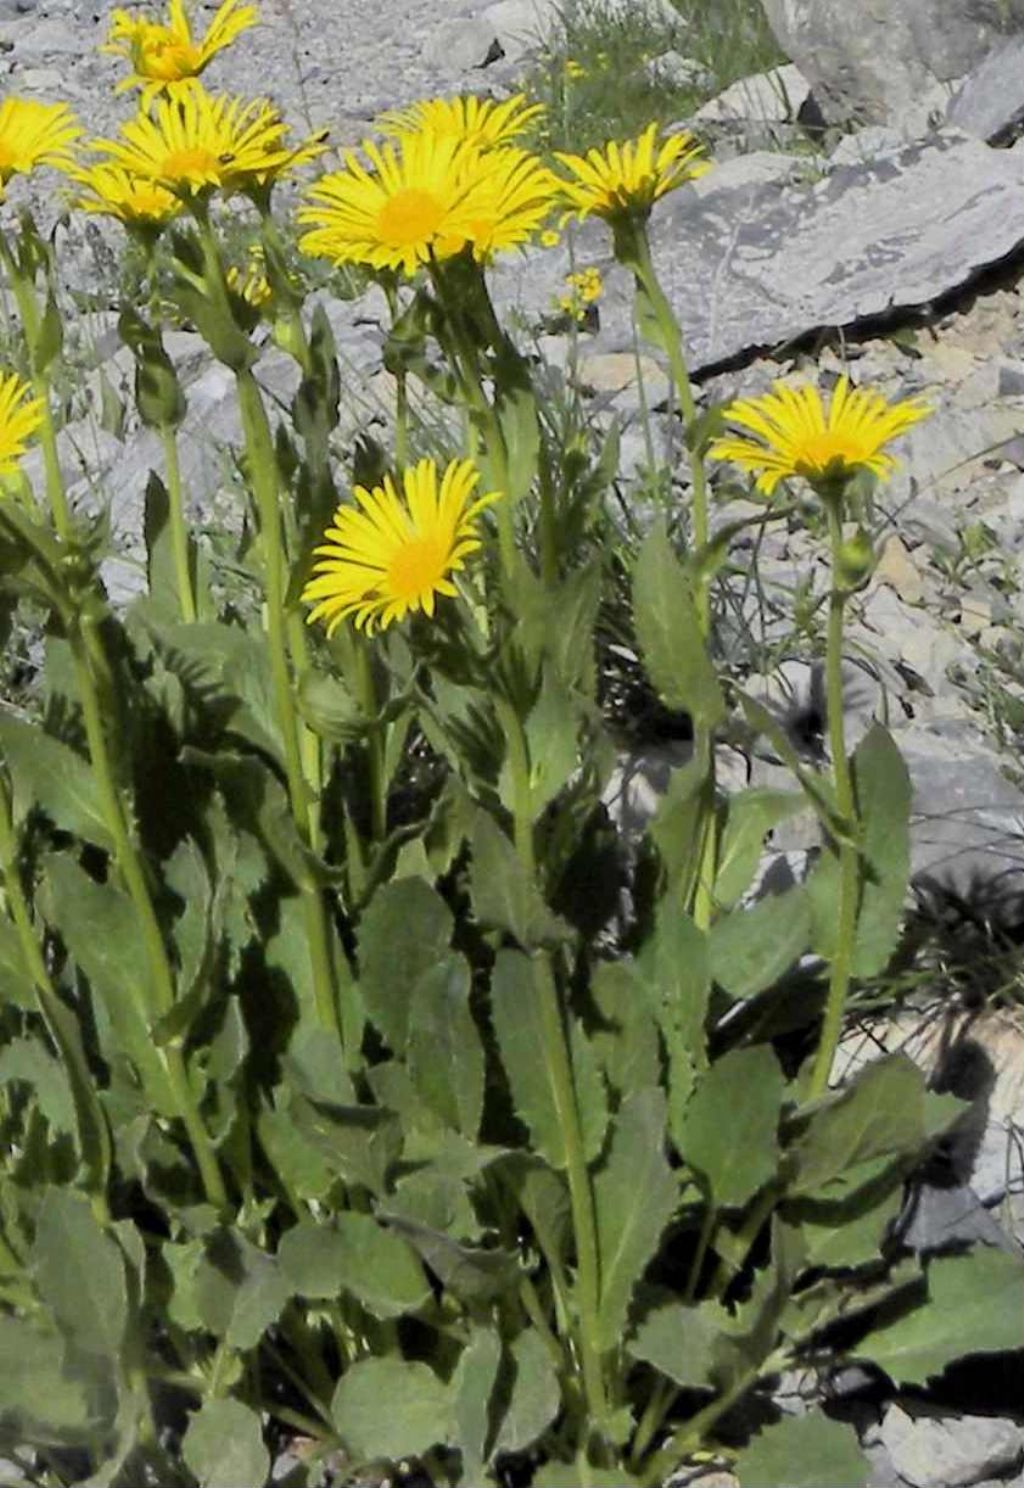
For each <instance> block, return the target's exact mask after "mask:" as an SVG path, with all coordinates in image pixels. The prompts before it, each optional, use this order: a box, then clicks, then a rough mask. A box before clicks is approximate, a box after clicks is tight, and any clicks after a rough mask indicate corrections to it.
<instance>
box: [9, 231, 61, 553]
mask: <svg viewBox="0 0 1024 1488" xmlns="http://www.w3.org/2000/svg"><path fill="white" fill-rule="evenodd" d="M0 263H2V264H3V267H4V271H5V272H6V274H7V277H8V280H9V281H10V285H11V289H12V290H13V291H14V299H15V303H16V304H17V306H18V314H19V316H20V317H21V329H22V334H23V335H24V337H25V343H26V345H27V347H28V356H29V365H30V367H31V370H32V387H33V390H34V392H35V395H36V397H37V398H38V399H39V400H40V404H41V412H42V422H41V423H40V426H39V443H40V445H41V446H42V451H43V469H44V472H45V476H46V496H47V500H48V501H49V503H50V511H51V512H52V514H53V521H54V526H55V527H56V529H57V536H58V537H59V538H61V540H62V541H64V542H67V541H68V539H69V538H70V536H71V511H70V508H69V507H68V499H67V494H66V492H65V490H64V477H63V476H62V475H61V471H60V455H59V453H58V450H57V429H56V425H55V424H54V422H53V409H52V407H51V403H50V380H49V377H48V376H47V373H46V369H45V368H44V367H43V366H42V365H41V363H40V355H39V333H40V319H39V307H38V305H37V304H36V294H35V285H34V284H33V283H32V282H31V281H30V280H29V279H28V278H26V277H25V275H24V274H22V272H21V268H20V266H19V264H18V263H17V260H16V259H15V257H14V255H13V253H12V252H11V250H10V246H9V244H8V242H7V239H6V237H5V235H4V234H3V233H2V232H0Z"/></svg>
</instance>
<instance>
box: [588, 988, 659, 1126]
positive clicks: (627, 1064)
mask: <svg viewBox="0 0 1024 1488" xmlns="http://www.w3.org/2000/svg"><path fill="white" fill-rule="evenodd" d="M590 995H591V997H592V998H593V1000H594V1006H595V1007H596V1008H597V1011H598V1012H599V1013H600V1015H601V1021H602V1027H601V1028H600V1029H599V1031H598V1032H596V1033H594V1034H592V1035H591V1039H590V1042H591V1045H592V1047H593V1050H594V1053H595V1054H596V1056H597V1061H598V1063H599V1065H600V1066H601V1068H602V1070H603V1071H604V1074H605V1078H606V1079H607V1081H608V1083H609V1085H610V1086H611V1087H612V1089H613V1090H614V1091H616V1092H617V1094H618V1095H619V1096H621V1097H625V1096H627V1095H629V1093H630V1092H631V1091H633V1090H643V1089H645V1088H646V1087H647V1086H649V1085H657V1083H658V1081H659V1078H660V1075H661V1055H660V1051H659V1048H658V1026H657V1024H656V1023H655V1020H654V1014H653V1011H652V1005H651V1000H650V997H649V995H648V990H647V988H646V987H645V986H644V983H643V979H642V978H641V976H640V973H639V971H638V969H637V967H636V966H635V965H634V964H633V963H632V962H630V961H600V962H598V964H597V966H596V968H595V970H594V975H593V977H592V979H591V983H590Z"/></svg>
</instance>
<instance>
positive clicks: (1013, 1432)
mask: <svg viewBox="0 0 1024 1488" xmlns="http://www.w3.org/2000/svg"><path fill="white" fill-rule="evenodd" d="M881 1438H882V1444H883V1446H884V1447H885V1449H886V1451H887V1452H888V1454H889V1457H890V1459H891V1461H892V1463H893V1466H894V1467H895V1468H896V1471H897V1472H898V1473H899V1475H900V1477H901V1478H902V1479H903V1481H904V1482H905V1483H909V1484H910V1485H911V1488H969V1485H970V1484H972V1483H980V1482H981V1481H982V1479H983V1478H993V1477H996V1476H1002V1475H1003V1474H1006V1473H1009V1472H1012V1471H1013V1470H1014V1469H1015V1468H1016V1467H1019V1465H1020V1462H1021V1458H1022V1456H1024V1432H1022V1431H1021V1428H1020V1427H1019V1426H1018V1425H1016V1423H1015V1422H1013V1421H1009V1420H1003V1419H1001V1418H1000V1417H998V1416H954V1415H949V1416H939V1415H937V1414H935V1415H933V1414H931V1413H930V1412H929V1413H925V1411H924V1410H923V1408H920V1409H917V1408H916V1409H915V1414H914V1415H911V1414H909V1413H908V1412H907V1411H905V1410H903V1409H902V1408H901V1407H900V1406H898V1405H891V1406H890V1407H889V1409H888V1410H887V1411H886V1413H885V1418H884V1419H883V1421H882V1431H881Z"/></svg>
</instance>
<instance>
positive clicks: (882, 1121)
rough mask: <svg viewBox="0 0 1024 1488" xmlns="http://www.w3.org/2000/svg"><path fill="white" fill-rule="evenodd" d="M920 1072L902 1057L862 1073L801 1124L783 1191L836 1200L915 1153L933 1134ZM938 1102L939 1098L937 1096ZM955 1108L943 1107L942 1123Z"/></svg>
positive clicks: (881, 1061) (891, 1057)
mask: <svg viewBox="0 0 1024 1488" xmlns="http://www.w3.org/2000/svg"><path fill="white" fill-rule="evenodd" d="M926 1083H927V1082H926V1080H925V1076H924V1074H923V1073H922V1072H921V1070H919V1069H918V1067H917V1066H916V1065H915V1064H914V1062H913V1061H912V1060H911V1059H908V1058H907V1056H906V1055H904V1054H893V1055H889V1056H888V1057H886V1058H884V1059H879V1060H876V1061H875V1063H873V1064H870V1065H868V1066H867V1067H866V1068H865V1069H864V1070H862V1071H861V1072H860V1073H859V1074H858V1075H857V1076H856V1077H855V1078H854V1079H853V1080H852V1081H851V1083H850V1084H849V1085H848V1086H846V1087H845V1088H844V1089H843V1090H842V1091H840V1092H839V1093H838V1094H837V1095H836V1096H834V1097H832V1098H831V1099H829V1100H828V1101H827V1103H825V1104H824V1105H822V1106H821V1108H820V1109H819V1110H817V1111H815V1112H814V1113H813V1114H812V1115H811V1116H810V1117H808V1118H807V1119H806V1122H805V1123H803V1125H802V1129H801V1130H800V1132H799V1135H798V1136H797V1138H796V1140H795V1141H794V1142H793V1143H792V1146H791V1149H790V1151H791V1156H792V1159H793V1163H794V1170H793V1175H792V1178H791V1179H790V1182H789V1185H788V1193H789V1194H790V1195H791V1196H793V1197H795V1196H797V1195H806V1196H809V1197H811V1196H813V1197H815V1198H818V1199H822V1200H826V1201H828V1200H833V1201H835V1200H838V1199H842V1198H844V1197H845V1196H846V1195H847V1194H850V1193H852V1192H854V1191H855V1189H856V1188H857V1187H858V1186H859V1185H860V1183H862V1182H864V1181H866V1180H867V1179H873V1178H875V1177H876V1176H877V1172H878V1164H879V1162H881V1163H882V1164H883V1165H884V1164H885V1163H889V1162H892V1161H894V1160H896V1159H899V1158H901V1157H906V1156H909V1155H916V1154H918V1153H919V1152H920V1151H921V1149H922V1147H923V1145H924V1144H925V1142H926V1141H927V1140H928V1138H929V1137H930V1136H931V1135H932V1132H931V1130H930V1127H931V1121H930V1118H928V1116H927V1112H928V1110H929V1107H930V1106H931V1104H932V1102H933V1101H934V1100H935V1099H936V1097H932V1096H929V1095H928V1092H927V1089H926ZM938 1099H941V1097H939V1098H938ZM961 1109H962V1108H960V1107H959V1106H958V1104H953V1105H949V1104H948V1102H946V1103H944V1104H943V1107H942V1112H943V1117H944V1119H945V1121H946V1122H952V1121H953V1120H955V1119H956V1118H957V1115H958V1111H959V1110H961Z"/></svg>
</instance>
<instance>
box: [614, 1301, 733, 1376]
mask: <svg viewBox="0 0 1024 1488" xmlns="http://www.w3.org/2000/svg"><path fill="white" fill-rule="evenodd" d="M629 1352H630V1354H632V1356H633V1358H634V1359H639V1360H641V1361H642V1362H643V1363H645V1364H650V1365H651V1366H652V1368H654V1369H657V1370H659V1371H660V1373H662V1374H664V1375H665V1376H666V1377H667V1378H668V1379H670V1380H673V1381H674V1382H675V1384H677V1385H678V1386H679V1388H680V1389H682V1390H711V1389H721V1388H723V1387H724V1384H725V1383H726V1382H727V1380H728V1378H729V1376H730V1375H731V1374H732V1373H734V1372H735V1364H736V1353H737V1339H736V1325H735V1321H734V1319H733V1318H731V1317H730V1315H729V1314H728V1313H727V1312H726V1310H725V1308H724V1307H722V1306H721V1305H720V1304H719V1303H718V1302H710V1301H709V1302H702V1303H701V1304H700V1306H699V1307H686V1306H684V1305H683V1303H681V1302H667V1303H666V1304H665V1305H664V1306H662V1307H658V1308H656V1309H655V1310H654V1311H653V1312H651V1313H649V1314H648V1315H647V1317H645V1318H644V1320H643V1322H642V1323H641V1324H640V1326H639V1327H638V1328H637V1331H636V1337H635V1338H633V1339H632V1341H631V1342H630V1344H629Z"/></svg>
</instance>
